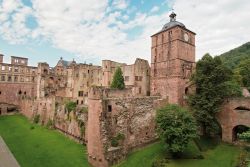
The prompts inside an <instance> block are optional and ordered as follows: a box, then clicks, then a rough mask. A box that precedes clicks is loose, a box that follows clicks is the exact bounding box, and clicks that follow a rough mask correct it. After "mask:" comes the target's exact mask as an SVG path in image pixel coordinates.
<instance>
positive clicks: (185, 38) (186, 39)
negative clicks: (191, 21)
mask: <svg viewBox="0 0 250 167" xmlns="http://www.w3.org/2000/svg"><path fill="white" fill-rule="evenodd" d="M188 39H189V36H188V34H187V33H185V34H184V40H185V41H186V42H188Z"/></svg>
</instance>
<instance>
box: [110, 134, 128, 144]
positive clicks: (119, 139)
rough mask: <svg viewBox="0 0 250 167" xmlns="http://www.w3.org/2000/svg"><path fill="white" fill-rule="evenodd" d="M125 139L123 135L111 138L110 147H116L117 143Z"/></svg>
mask: <svg viewBox="0 0 250 167" xmlns="http://www.w3.org/2000/svg"><path fill="white" fill-rule="evenodd" d="M124 139H125V135H124V134H122V133H118V134H117V135H116V136H115V137H113V138H112V139H111V146H112V147H118V146H119V142H120V141H121V140H124Z"/></svg>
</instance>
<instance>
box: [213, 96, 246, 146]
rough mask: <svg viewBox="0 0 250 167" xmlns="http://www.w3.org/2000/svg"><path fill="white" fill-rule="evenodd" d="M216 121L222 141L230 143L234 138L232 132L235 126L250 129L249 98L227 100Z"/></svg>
mask: <svg viewBox="0 0 250 167" xmlns="http://www.w3.org/2000/svg"><path fill="white" fill-rule="evenodd" d="M217 119H218V122H219V123H220V125H221V129H222V140H223V141H225V142H229V143H232V142H233V141H234V140H235V137H236V136H235V131H234V128H235V127H236V126H238V125H244V126H247V127H250V98H232V99H227V100H226V101H225V102H224V104H223V105H222V107H221V111H220V112H219V113H218V115H217Z"/></svg>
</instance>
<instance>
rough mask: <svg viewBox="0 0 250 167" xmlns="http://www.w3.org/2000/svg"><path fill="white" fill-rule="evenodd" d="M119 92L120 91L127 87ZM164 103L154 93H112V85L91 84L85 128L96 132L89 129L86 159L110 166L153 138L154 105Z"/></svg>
mask: <svg viewBox="0 0 250 167" xmlns="http://www.w3.org/2000/svg"><path fill="white" fill-rule="evenodd" d="M109 91H111V92H112V93H109ZM118 92H119V93H118ZM118 92H117V94H118V95H120V94H122V93H121V92H123V93H124V92H128V90H125V91H123V90H120V91H118ZM109 94H110V95H112V96H111V97H110V96H108V95H109ZM124 94H126V93H124ZM124 94H123V95H124ZM166 103H167V102H166V101H162V100H161V99H160V98H159V97H157V96H155V97H153V96H151V97H131V96H128V97H124V96H115V93H114V91H113V90H111V89H104V88H100V87H99V88H98V87H94V88H91V89H90V91H89V113H88V118H89V120H88V128H89V129H88V130H89V132H90V131H94V132H96V133H88V159H89V162H90V163H91V164H92V165H93V166H104V167H105V166H110V165H113V164H116V163H118V162H119V161H121V160H123V159H124V158H125V157H126V155H127V154H128V153H129V152H130V151H131V150H133V149H134V148H138V147H141V146H143V145H145V144H147V143H150V142H153V141H155V140H156V139H157V138H158V137H157V134H156V131H155V128H156V124H155V115H156V109H157V107H159V106H161V105H165V104H166Z"/></svg>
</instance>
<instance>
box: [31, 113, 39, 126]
mask: <svg viewBox="0 0 250 167" xmlns="http://www.w3.org/2000/svg"><path fill="white" fill-rule="evenodd" d="M39 121H40V115H39V114H36V115H35V116H34V119H33V123H35V124H38V123H39Z"/></svg>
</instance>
